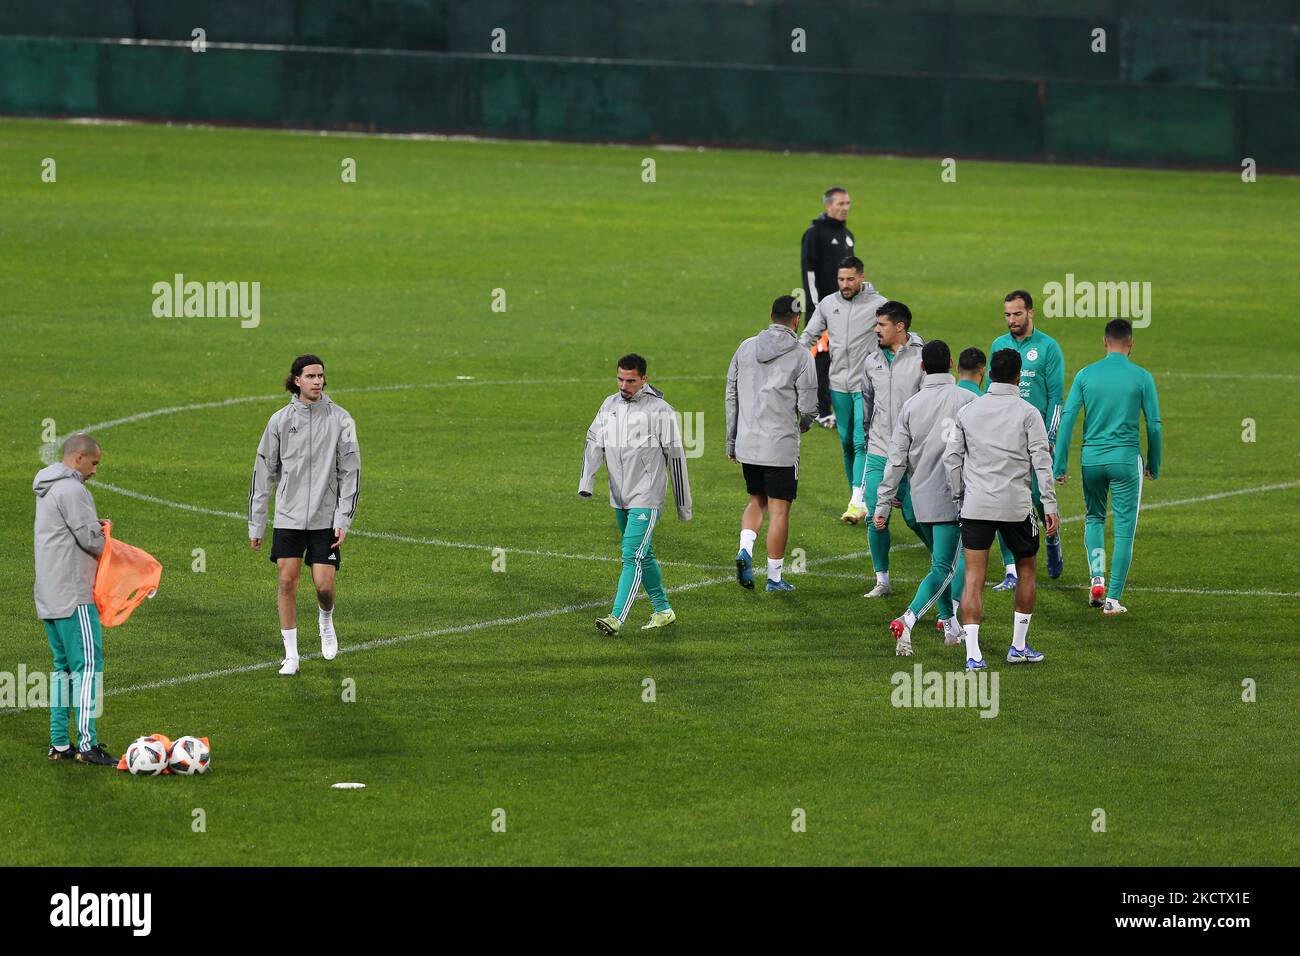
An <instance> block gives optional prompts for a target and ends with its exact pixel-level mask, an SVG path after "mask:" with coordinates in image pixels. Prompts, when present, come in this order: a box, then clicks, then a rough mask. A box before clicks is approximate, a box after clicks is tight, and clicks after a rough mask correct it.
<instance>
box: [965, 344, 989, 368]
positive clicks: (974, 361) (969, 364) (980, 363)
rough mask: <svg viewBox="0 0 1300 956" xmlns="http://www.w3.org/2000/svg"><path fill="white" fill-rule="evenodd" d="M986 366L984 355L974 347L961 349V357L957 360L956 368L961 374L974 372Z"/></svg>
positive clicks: (986, 360)
mask: <svg viewBox="0 0 1300 956" xmlns="http://www.w3.org/2000/svg"><path fill="white" fill-rule="evenodd" d="M988 364H989V363H988V359H986V358H985V357H984V353H983V352H981V351H980V350H979V349H977V348H975V347H974V346H972V347H971V348H968V349H962V353H961V355H960V356H958V358H957V367H958V368H959V369H961V370H962V371H963V372H974V371H977V370H978V369H982V368H984V366H986V365H988Z"/></svg>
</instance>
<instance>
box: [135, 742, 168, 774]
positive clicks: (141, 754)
mask: <svg viewBox="0 0 1300 956" xmlns="http://www.w3.org/2000/svg"><path fill="white" fill-rule="evenodd" d="M166 766H167V748H166V747H164V746H163V745H162V744H161V743H159V742H158V741H157V740H154V739H153V738H152V737H140V738H138V739H136V740H133V741H132V742H131V746H129V747H127V748H126V769H127V770H129V771H131V772H132V773H133V774H137V775H144V776H147V777H156V776H158V774H160V773H162V772H163V770H164V768H166Z"/></svg>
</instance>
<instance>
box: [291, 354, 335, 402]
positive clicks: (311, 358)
mask: <svg viewBox="0 0 1300 956" xmlns="http://www.w3.org/2000/svg"><path fill="white" fill-rule="evenodd" d="M308 365H319V366H320V367H321V371H322V372H323V371H325V360H324V359H322V358H321V357H320V356H319V355H312V354H311V353H310V352H308V353H307V354H306V355H299V356H298V357H297V358H296V359H294V360H293V365H292V366H290V368H289V377H288V378H286V379H285V380H284V387H285V390H286V391H289V392H293V393H294V394H295V395H297V394H298V392H299V391H300V389H299V388H298V385H297V384H296V383H295V382H294V379H295V378H297V377H298V376H299V375H301V374H302V370H303V369H305V368H306V367H307V366H308ZM324 387H325V385H324V384H323V383H322V384H321V388H324Z"/></svg>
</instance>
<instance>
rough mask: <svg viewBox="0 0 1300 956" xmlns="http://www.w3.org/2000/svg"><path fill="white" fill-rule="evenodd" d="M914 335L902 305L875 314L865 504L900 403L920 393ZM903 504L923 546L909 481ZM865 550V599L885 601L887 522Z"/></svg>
mask: <svg viewBox="0 0 1300 956" xmlns="http://www.w3.org/2000/svg"><path fill="white" fill-rule="evenodd" d="M911 329H912V310H911V309H909V308H908V307H907V306H906V305H904V304H903V303H902V302H892V301H891V302H886V303H884V304H883V305H881V306H880V307H879V308H877V309H876V337H877V338H878V339H879V340H880V347H879V348H878V349H876V350H875V351H873V352H870V353H869V354H868V355H867V358H866V362H865V363H864V364H863V370H862V418H863V422H864V425H865V427H866V434H867V457H866V466H865V467H864V468H863V469H862V486H861V492H862V495H863V498H864V500H866V501H870V502H873V503H874V502H875V501H876V496H877V494H878V492H879V490H880V480H881V478H882V477H884V474H885V465H886V464H887V463H888V461H889V443H890V438H891V437H892V436H893V434H894V423H895V421H896V420H897V418H898V413H899V411H900V410H901V409H902V407H903V403H904V402H906V401H907V400H908V399H909V398H911V397H912V396H913V395H915V394H916V393H917V392H919V391H920V390H921V383H922V382H923V381H924V380H925V372H924V371H922V370H921V346H922V345H923V344H924V342H923V341H922V340H921V337H920V336H919V335H917V334H916V333H915V332H913V331H911ZM897 497H898V499H899V500H900V501H901V503H902V509H903V520H904V521H906V522H907V526H908V527H909V528H911V529H912V530H913V531H915V532H916V534H917V537H919V538H921V540H922V541H924V540H925V537H924V536H923V535H922V534H921V531H920V529H919V528H918V527H917V524H916V516H915V515H914V514H913V513H912V498H911V492H910V490H909V487H908V483H907V479H903V480H902V481H901V482H900V483H899V489H898V494H897ZM867 544H868V545H869V546H870V548H871V564H872V566H873V567H874V568H875V571H876V586H875V587H873V588H872V589H871V590H870V591H868V592H867V593H866V594H864V595H862V596H863V597H869V598H877V597H886V596H888V595H890V594H893V593H894V590H893V588H891V587H890V585H889V546H890V535H889V521H888V516H886V520H885V526H884V527H883V528H880V527H877V526H876V524H875V522H874V521H873V522H871V523H869V524H868V525H867Z"/></svg>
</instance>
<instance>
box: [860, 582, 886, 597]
mask: <svg viewBox="0 0 1300 956" xmlns="http://www.w3.org/2000/svg"><path fill="white" fill-rule="evenodd" d="M893 593H894V589H893V588H891V587H890V586H889V585H888V584H877V585H876V586H875V587H874V588H872V589H871V590H870V591H868V592H867V593H866V594H864V595H862V596H863V597H865V598H878V597H889V595H891V594H893Z"/></svg>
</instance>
